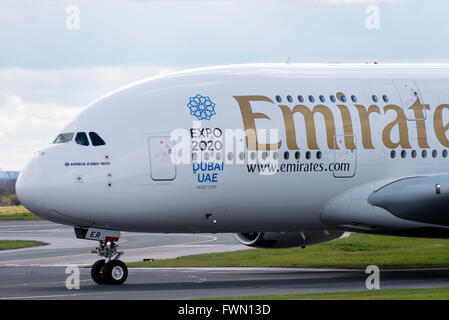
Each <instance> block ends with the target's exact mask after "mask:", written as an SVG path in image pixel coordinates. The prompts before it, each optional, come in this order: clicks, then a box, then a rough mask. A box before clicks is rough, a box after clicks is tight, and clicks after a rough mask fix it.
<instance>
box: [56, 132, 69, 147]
mask: <svg viewBox="0 0 449 320" xmlns="http://www.w3.org/2000/svg"><path fill="white" fill-rule="evenodd" d="M73 135H74V133H73V132H69V133H61V134H60V135H59V136H57V137H56V139H55V141H53V143H55V144H56V143H68V142H70V141H72V139H73Z"/></svg>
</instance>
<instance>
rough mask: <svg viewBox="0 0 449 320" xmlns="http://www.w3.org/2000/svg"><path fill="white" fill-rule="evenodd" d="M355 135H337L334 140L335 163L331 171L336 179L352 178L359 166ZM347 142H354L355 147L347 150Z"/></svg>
mask: <svg viewBox="0 0 449 320" xmlns="http://www.w3.org/2000/svg"><path fill="white" fill-rule="evenodd" d="M355 138H356V137H355V136H354V135H336V136H335V138H334V163H333V164H331V165H330V169H331V170H332V173H333V175H334V177H335V178H352V177H354V175H355V172H356V166H357V149H356V148H355V146H356V145H357V141H356V139H355ZM346 141H354V147H352V148H347V147H346Z"/></svg>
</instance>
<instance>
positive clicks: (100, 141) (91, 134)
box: [89, 132, 106, 146]
mask: <svg viewBox="0 0 449 320" xmlns="http://www.w3.org/2000/svg"><path fill="white" fill-rule="evenodd" d="M89 137H90V140H91V141H92V144H93V145H94V146H104V145H105V144H106V142H104V140H103V139H101V138H100V136H99V135H98V134H97V133H96V132H89Z"/></svg>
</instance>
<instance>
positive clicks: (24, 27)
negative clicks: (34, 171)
mask: <svg viewBox="0 0 449 320" xmlns="http://www.w3.org/2000/svg"><path fill="white" fill-rule="evenodd" d="M73 5H75V7H74V6H73ZM373 6H374V7H373ZM78 10H79V15H77V11H78ZM448 12H449V1H447V0H427V1H425V0H383V1H369V0H315V1H313V0H304V1H301V0H297V1H293V0H283V1H281V0H276V1H275V0H273V1H263V0H259V1H244V0H240V1H231V0H229V1H221V0H210V1H198V0H197V1H188V0H184V1H164V0H154V1H150V0H148V1H145V0H134V1H131V0H128V1H125V0H123V1H113V0H108V1H94V0H88V1H61V0H45V1H44V0H42V1H39V0H27V1H22V0H0V150H1V152H0V168H1V169H2V170H20V169H21V168H22V167H23V165H24V164H25V162H26V161H27V159H28V158H29V157H30V156H31V155H32V154H33V151H35V150H37V149H38V148H39V147H40V146H42V145H45V144H48V143H49V142H50V141H51V140H53V138H54V137H55V136H56V135H57V133H58V132H59V131H60V130H61V128H63V127H64V126H65V124H67V123H68V122H69V121H70V120H71V119H72V118H73V117H75V116H76V115H77V114H78V113H79V111H80V110H81V109H82V108H84V107H85V106H86V105H88V104H89V103H90V102H91V101H92V100H94V99H96V98H98V97H100V96H102V95H104V94H106V93H108V92H109V91H112V90H114V89H116V88H118V87H120V86H123V85H126V84H128V83H130V82H133V81H136V80H140V79H142V78H146V77H150V76H154V75H156V74H159V73H163V72H170V71H175V70H182V69H187V68H191V67H200V66H211V65H217V64H234V63H250V62H281V63H283V62H286V61H290V62H291V63H294V62H339V61H340V62H366V61H369V62H373V61H378V62H379V63H385V62H418V61H419V62H449V42H448V39H449V37H448V36H449V19H447V14H448ZM377 13H378V14H377ZM77 17H79V20H78V19H77ZM377 18H378V19H377ZM78 21H79V25H78V23H77V22H78ZM377 22H378V24H377ZM78 27H79V28H78Z"/></svg>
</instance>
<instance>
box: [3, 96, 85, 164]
mask: <svg viewBox="0 0 449 320" xmlns="http://www.w3.org/2000/svg"><path fill="white" fill-rule="evenodd" d="M0 96H1V98H2V100H3V101H4V102H3V105H2V106H1V107H0V150H1V153H0V168H1V169H2V170H17V169H21V168H22V167H23V165H24V164H25V162H26V161H27V159H29V158H30V157H31V155H32V152H33V151H35V150H37V149H38V148H39V147H42V146H44V145H46V144H48V143H50V142H51V139H52V138H54V137H55V136H56V135H57V133H58V132H59V130H60V129H61V128H63V127H64V126H65V125H66V124H67V123H68V122H69V121H70V120H71V119H73V118H74V117H75V116H76V115H77V114H78V113H79V112H80V111H81V110H82V109H83V107H82V106H79V107H73V106H72V107H67V106H63V105H59V104H56V103H45V104H39V103H26V102H25V101H23V100H22V99H21V98H20V97H18V96H15V95H9V94H7V93H0Z"/></svg>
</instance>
